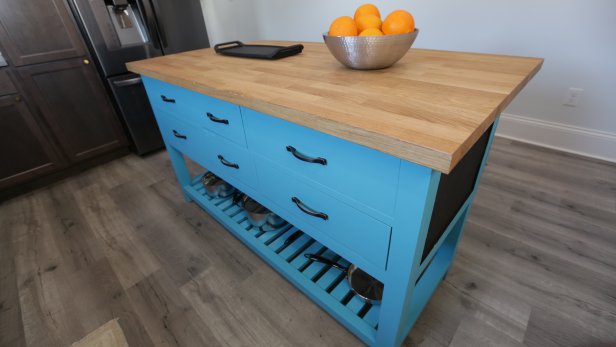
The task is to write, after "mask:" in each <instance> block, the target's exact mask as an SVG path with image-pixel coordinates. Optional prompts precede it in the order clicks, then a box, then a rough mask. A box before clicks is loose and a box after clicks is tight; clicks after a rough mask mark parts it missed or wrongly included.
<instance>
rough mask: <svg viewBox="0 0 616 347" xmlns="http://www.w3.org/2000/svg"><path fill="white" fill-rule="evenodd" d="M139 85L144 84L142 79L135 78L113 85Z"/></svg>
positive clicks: (114, 82)
mask: <svg viewBox="0 0 616 347" xmlns="http://www.w3.org/2000/svg"><path fill="white" fill-rule="evenodd" d="M139 83H142V81H141V77H133V78H129V79H127V80H121V81H113V85H114V86H117V87H127V86H132V85H135V84H139Z"/></svg>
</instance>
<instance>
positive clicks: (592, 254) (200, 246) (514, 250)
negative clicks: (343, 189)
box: [0, 138, 616, 347]
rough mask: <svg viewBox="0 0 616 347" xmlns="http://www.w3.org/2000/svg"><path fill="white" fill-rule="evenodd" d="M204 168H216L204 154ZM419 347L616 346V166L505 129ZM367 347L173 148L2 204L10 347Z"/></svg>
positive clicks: (3, 306) (3, 310) (1, 338)
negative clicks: (216, 206)
mask: <svg viewBox="0 0 616 347" xmlns="http://www.w3.org/2000/svg"><path fill="white" fill-rule="evenodd" d="M187 162H188V165H189V167H190V169H191V172H193V173H199V172H201V171H202V170H203V168H200V167H199V166H198V165H196V164H195V163H194V162H192V161H190V160H188V161H187ZM465 229H466V230H465V234H464V236H463V237H462V241H461V244H460V248H459V250H458V254H457V255H456V258H455V260H454V264H453V266H452V268H451V269H450V271H449V275H448V277H447V278H446V279H445V281H444V282H443V283H442V284H441V285H440V286H439V288H438V289H437V290H436V292H435V295H434V297H433V298H432V300H431V301H430V302H429V303H428V305H427V306H426V308H425V310H424V312H423V313H422V315H421V316H420V317H419V319H418V321H417V323H416V324H415V326H414V328H413V330H412V331H411V333H410V334H409V336H408V337H407V339H406V340H405V341H404V346H490V345H494V346H522V345H524V346H609V345H616V329H614V327H615V326H616V294H614V293H616V165H615V164H610V163H605V162H601V161H598V160H592V159H586V158H581V157H577V156H574V155H569V154H564V153H559V152H556V151H553V150H549V149H544V148H539V147H535V146H532V145H527V144H522V143H518V142H515V141H511V140H506V139H501V138H497V139H496V140H495V141H494V145H493V150H492V152H491V153H490V155H489V158H488V165H487V167H486V169H485V173H484V177H483V178H482V180H481V185H480V188H479V192H478V194H477V197H476V200H475V203H474V205H473V208H472V210H471V214H470V216H469V223H468V225H467V226H466V228H465ZM114 318H119V323H120V325H121V327H122V329H123V331H124V333H125V335H126V337H127V340H128V342H129V345H130V346H131V347H133V346H218V345H221V346H248V345H250V346H290V345H293V346H295V345H297V346H308V345H310V346H353V345H360V343H359V341H358V340H357V339H356V338H355V337H354V336H353V335H352V334H351V333H349V332H348V331H347V330H345V329H344V328H343V327H342V326H341V325H339V324H338V323H336V321H335V320H334V319H333V318H331V317H330V316H329V315H327V314H326V313H325V312H324V311H322V310H321V309H320V308H319V307H318V306H316V305H315V304H313V303H312V302H311V301H310V300H309V299H308V298H306V297H305V296H303V295H302V294H301V293H300V292H298V291H297V290H296V289H295V288H294V287H293V286H292V285H291V284H290V283H288V282H287V281H286V280H285V279H284V278H282V277H281V276H279V275H278V274H277V273H276V272H275V271H274V270H273V269H271V268H270V267H269V266H268V265H267V264H266V263H265V262H263V261H262V260H261V259H260V258H259V257H257V256H256V255H255V254H253V253H252V252H251V251H250V250H249V249H248V248H247V247H245V246H244V245H243V244H242V243H241V242H240V241H239V240H237V239H236V238H234V237H233V236H232V235H231V234H229V233H228V232H227V231H225V230H224V228H223V227H222V226H221V225H220V224H219V223H218V222H216V221H215V220H214V219H213V218H211V217H210V216H208V215H207V214H206V213H204V212H203V211H202V210H201V209H200V208H199V207H197V206H196V205H195V204H191V203H186V202H185V201H184V199H183V196H182V193H181V191H180V189H179V188H178V186H177V181H176V179H175V177H174V175H173V171H172V169H171V166H170V163H169V160H168V157H167V155H166V153H165V152H164V151H162V152H159V153H155V154H153V155H149V156H146V157H143V158H142V157H136V156H130V155H129V156H125V157H123V158H120V159H118V160H115V161H113V162H110V163H107V164H105V165H102V166H100V167H97V168H94V169H91V170H88V171H85V172H83V173H81V174H79V175H76V176H74V177H71V178H69V179H66V180H63V181H61V182H58V183H56V184H54V185H52V186H50V187H46V188H43V189H39V190H37V191H34V192H31V193H29V194H26V195H23V196H20V197H17V198H14V199H12V200H9V201H4V202H2V203H0V346H1V347H4V346H11V347H13V346H19V347H22V346H27V347H30V346H45V347H47V346H69V345H70V344H71V343H72V342H74V341H76V340H79V339H81V338H82V337H83V336H84V335H86V334H87V333H89V332H91V331H92V330H94V329H95V328H96V327H98V326H99V325H102V324H104V323H106V322H107V321H109V320H111V319H114Z"/></svg>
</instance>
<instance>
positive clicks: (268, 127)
mask: <svg viewBox="0 0 616 347" xmlns="http://www.w3.org/2000/svg"><path fill="white" fill-rule="evenodd" d="M242 114H243V116H244V123H245V125H246V137H247V141H248V146H249V148H250V151H251V152H253V153H257V154H260V155H263V156H265V157H267V158H269V159H271V160H272V161H274V162H275V163H277V164H279V165H281V166H283V167H285V168H287V169H289V170H291V171H293V172H294V173H296V174H298V175H301V176H304V177H305V178H307V179H310V180H312V181H314V182H316V183H318V184H322V185H324V186H326V187H329V188H330V189H332V190H334V191H336V192H339V193H341V194H343V195H345V196H347V197H349V198H351V199H352V200H354V201H357V202H359V203H361V204H363V205H365V206H367V207H369V208H371V209H374V210H377V211H379V212H380V213H383V214H385V215H387V216H392V215H393V210H394V203H395V196H396V190H397V182H398V171H399V167H400V160H399V159H398V158H395V157H392V156H389V155H386V154H383V153H381V152H378V151H375V150H372V149H370V148H366V147H363V146H360V145H356V144H354V143H351V142H349V141H345V140H342V139H339V138H336V137H334V136H330V135H327V134H324V133H321V132H317V131H314V130H311V129H308V128H305V127H302V126H299V125H296V124H292V123H290V122H287V121H284V120H281V119H278V118H274V117H271V116H267V115H264V114H262V113H259V112H256V111H253V110H249V109H246V108H242ZM293 152H295V153H293ZM302 159H304V160H308V161H304V160H302ZM321 159H323V160H324V161H323V160H321ZM310 161H313V162H310Z"/></svg>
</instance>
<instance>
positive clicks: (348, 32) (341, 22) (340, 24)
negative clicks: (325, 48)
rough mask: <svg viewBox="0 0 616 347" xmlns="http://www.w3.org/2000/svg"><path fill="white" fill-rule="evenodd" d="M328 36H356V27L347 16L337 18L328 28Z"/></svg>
mask: <svg viewBox="0 0 616 347" xmlns="http://www.w3.org/2000/svg"><path fill="white" fill-rule="evenodd" d="M328 34H329V35H330V36H357V25H356V24H355V21H354V20H353V18H351V17H349V16H342V17H338V18H336V19H335V20H334V21H333V22H332V25H330V26H329V33H328Z"/></svg>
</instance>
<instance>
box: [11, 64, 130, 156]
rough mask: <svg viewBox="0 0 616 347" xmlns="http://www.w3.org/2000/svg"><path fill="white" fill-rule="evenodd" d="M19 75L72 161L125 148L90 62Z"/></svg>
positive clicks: (30, 69) (30, 70) (29, 70)
mask: <svg viewBox="0 0 616 347" xmlns="http://www.w3.org/2000/svg"><path fill="white" fill-rule="evenodd" d="M18 71H19V74H20V76H21V78H22V79H23V80H24V82H25V85H26V88H27V90H28V91H29V92H30V93H32V96H33V97H34V98H35V100H36V103H37V106H38V108H39V110H40V112H41V114H42V115H43V118H44V119H45V121H46V123H47V125H49V127H50V128H51V130H52V132H53V133H54V135H55V136H56V138H57V140H58V142H59V143H60V145H61V146H62V149H63V150H64V152H65V154H66V155H67V156H68V157H69V159H70V160H71V161H73V162H75V161H80V160H83V159H86V158H90V157H92V156H95V155H98V154H101V153H104V152H108V151H110V150H112V149H114V148H117V147H120V146H125V145H126V139H125V137H124V134H123V131H122V128H121V125H120V123H119V120H118V117H117V116H116V113H115V111H114V109H113V107H112V106H111V102H110V100H109V96H108V95H107V93H106V91H105V89H104V87H103V84H102V81H101V80H100V78H99V76H98V75H97V73H96V71H95V69H94V67H93V65H92V64H90V63H89V61H87V60H85V59H70V60H62V61H57V62H53V63H46V64H39V65H33V66H27V67H21V68H19V70H18Z"/></svg>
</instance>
